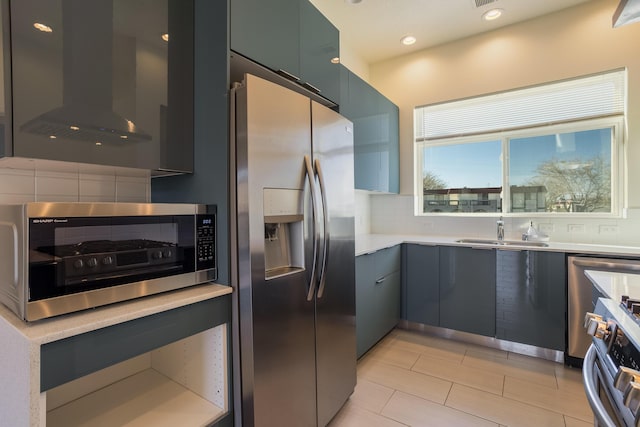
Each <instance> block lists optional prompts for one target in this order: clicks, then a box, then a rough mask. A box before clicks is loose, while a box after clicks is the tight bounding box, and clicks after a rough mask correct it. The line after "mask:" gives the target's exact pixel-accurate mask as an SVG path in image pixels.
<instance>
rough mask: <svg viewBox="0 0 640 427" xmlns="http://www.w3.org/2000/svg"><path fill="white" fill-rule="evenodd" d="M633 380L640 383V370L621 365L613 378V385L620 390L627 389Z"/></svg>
mask: <svg viewBox="0 0 640 427" xmlns="http://www.w3.org/2000/svg"><path fill="white" fill-rule="evenodd" d="M632 382H635V383H640V372H638V371H637V370H635V369H631V368H627V367H626V366H620V368H619V369H618V372H616V377H615V378H614V380H613V386H614V387H615V388H617V389H618V390H620V391H625V390H626V389H627V387H628V386H629V384H630V383H632Z"/></svg>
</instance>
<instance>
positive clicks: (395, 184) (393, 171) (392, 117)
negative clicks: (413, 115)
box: [379, 95, 400, 193]
mask: <svg viewBox="0 0 640 427" xmlns="http://www.w3.org/2000/svg"><path fill="white" fill-rule="evenodd" d="M380 98H381V99H380V120H382V122H383V132H384V133H383V139H382V141H381V146H380V184H379V186H380V190H381V191H385V192H387V193H399V192H400V145H399V141H400V136H399V132H400V130H399V123H398V121H399V114H400V110H399V108H398V106H397V105H395V104H394V103H393V102H391V101H389V100H388V99H387V98H385V97H383V96H382V95H380Z"/></svg>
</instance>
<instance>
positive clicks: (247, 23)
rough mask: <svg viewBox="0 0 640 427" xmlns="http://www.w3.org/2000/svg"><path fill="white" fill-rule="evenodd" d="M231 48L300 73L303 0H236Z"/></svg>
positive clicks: (265, 63) (273, 67) (288, 70)
mask: <svg viewBox="0 0 640 427" xmlns="http://www.w3.org/2000/svg"><path fill="white" fill-rule="evenodd" d="M230 4H231V31H230V34H231V40H230V44H231V49H232V50H234V51H236V52H238V53H240V54H242V55H244V56H246V57H248V58H250V59H252V60H254V61H255V62H258V63H260V64H262V65H264V66H266V67H268V68H271V69H273V70H284V71H286V72H288V73H290V74H293V75H294V76H297V77H300V66H299V62H300V55H299V49H300V42H299V40H300V28H299V26H300V0H269V1H265V0H233V1H231V2H230Z"/></svg>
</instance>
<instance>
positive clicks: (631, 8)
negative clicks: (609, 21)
mask: <svg viewBox="0 0 640 427" xmlns="http://www.w3.org/2000/svg"><path fill="white" fill-rule="evenodd" d="M634 22H640V0H621V1H620V4H619V5H618V8H617V9H616V11H615V12H614V14H613V28H617V27H621V26H623V25H627V24H632V23H634Z"/></svg>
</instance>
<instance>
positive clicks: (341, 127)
mask: <svg viewBox="0 0 640 427" xmlns="http://www.w3.org/2000/svg"><path fill="white" fill-rule="evenodd" d="M231 107H232V108H231V111H232V113H231V114H232V126H231V135H232V150H231V152H232V168H231V169H232V172H233V175H234V176H233V177H232V180H233V181H234V183H235V185H234V186H233V190H232V197H234V198H235V199H236V209H237V212H236V215H235V218H237V219H236V221H237V222H236V223H235V224H233V226H234V228H235V229H236V236H235V239H234V240H233V245H232V253H233V255H232V263H233V267H232V270H233V271H232V278H233V281H234V284H235V286H236V290H237V299H238V311H237V317H238V319H237V321H238V325H239V328H238V335H239V337H238V339H237V341H238V343H239V347H240V348H239V355H240V359H239V361H237V362H238V363H239V371H237V372H238V373H239V378H238V375H236V384H235V387H239V388H240V389H239V390H236V396H240V397H241V401H242V409H241V412H242V424H243V425H244V426H253V425H256V426H278V427H282V426H316V425H318V426H324V425H326V424H327V423H328V422H329V421H330V420H331V418H333V416H334V415H335V414H336V413H337V412H338V411H339V410H340V408H341V407H342V405H343V404H344V403H345V401H346V400H347V399H348V398H349V396H350V395H351V393H352V392H353V389H354V386H355V383H356V339H355V267H354V263H355V254H354V252H355V248H354V217H353V216H354V188H353V182H354V178H353V125H352V123H351V122H350V121H348V120H347V119H345V118H344V117H342V116H340V115H339V114H338V113H336V112H334V111H332V110H330V109H328V108H326V107H324V106H322V105H320V104H318V103H317V102H316V101H312V100H310V99H309V98H307V97H305V96H304V95H301V94H299V93H296V92H293V91H290V90H289V89H286V88H283V87H282V86H279V85H277V84H274V83H271V82H269V81H266V80H263V79H261V78H259V77H256V76H253V75H250V74H247V75H245V79H244V82H243V83H242V84H240V85H236V87H235V88H234V89H232V96H231ZM236 369H238V367H236Z"/></svg>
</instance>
